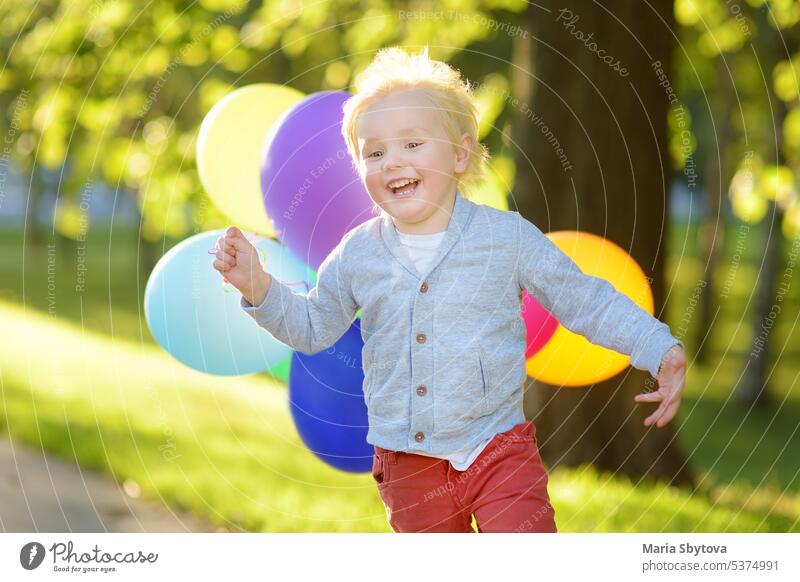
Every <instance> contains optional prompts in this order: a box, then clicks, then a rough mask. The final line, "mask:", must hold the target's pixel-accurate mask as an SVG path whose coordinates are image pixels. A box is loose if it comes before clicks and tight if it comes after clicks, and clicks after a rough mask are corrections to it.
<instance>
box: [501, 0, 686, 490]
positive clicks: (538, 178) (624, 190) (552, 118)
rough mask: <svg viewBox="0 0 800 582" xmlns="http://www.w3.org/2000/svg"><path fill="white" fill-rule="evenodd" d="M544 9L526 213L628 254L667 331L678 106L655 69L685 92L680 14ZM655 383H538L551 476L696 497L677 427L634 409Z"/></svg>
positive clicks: (614, 7) (526, 130)
mask: <svg viewBox="0 0 800 582" xmlns="http://www.w3.org/2000/svg"><path fill="white" fill-rule="evenodd" d="M539 6H541V7H537V6H531V8H529V9H528V11H527V12H526V22H527V29H528V30H530V31H531V32H532V34H533V38H534V42H533V47H532V48H533V72H532V74H533V75H534V76H535V80H534V81H533V85H532V89H533V91H532V93H533V94H532V99H531V101H529V102H523V104H524V105H525V106H527V109H530V110H531V111H526V107H523V105H520V106H519V107H518V111H517V116H516V123H515V132H514V134H515V136H517V143H518V144H519V156H518V160H517V181H516V185H515V191H514V199H515V200H514V201H515V206H516V208H517V209H518V210H519V212H520V213H521V214H522V215H523V216H525V217H526V218H528V219H529V220H530V221H531V222H533V223H534V224H536V225H537V226H538V227H539V228H540V229H541V230H542V231H544V232H548V231H554V230H581V231H587V232H592V233H595V234H598V235H600V236H603V237H605V238H607V239H609V240H611V241H613V242H615V243H617V244H618V245H620V246H621V247H622V248H623V249H626V250H627V251H628V252H629V253H630V254H631V255H632V257H633V258H634V259H635V260H636V262H637V263H638V264H639V265H640V266H641V267H642V269H643V270H644V271H645V274H646V275H648V276H649V277H651V278H652V288H653V295H654V299H655V306H656V307H655V313H656V317H658V318H659V319H662V320H663V318H664V312H663V306H664V275H663V271H664V257H665V253H666V245H665V238H666V227H667V224H666V202H667V192H668V180H669V173H670V172H669V168H670V161H669V155H668V149H667V111H668V108H669V107H670V106H674V105H670V102H669V100H668V94H667V92H666V89H665V88H664V87H661V86H659V83H660V81H661V80H660V79H659V77H658V76H657V73H656V69H657V68H660V69H662V70H663V71H664V73H665V74H666V75H667V79H668V81H669V83H670V85H671V84H673V83H674V77H672V75H671V67H670V65H671V61H672V58H671V55H672V49H673V45H674V42H675V40H674V37H673V32H672V30H671V29H672V28H673V13H672V9H673V8H672V2H669V1H665V0H660V1H658V2H655V3H650V5H647V4H641V3H638V2H628V1H626V0H612V1H607V2H604V3H603V4H602V5H600V4H599V3H596V2H592V3H589V2H579V1H563V0H562V1H559V2H554V1H552V0H547V1H545V2H543V3H539ZM600 51H603V52H600ZM604 59H605V60H604ZM654 63H660V66H654ZM524 93H525V90H524V89H523V90H522V91H521V92H520V94H524ZM534 116H535V117H534ZM559 147H560V148H562V149H563V153H561V154H560V153H559V151H558V148H559ZM648 382H649V385H650V387H651V389H653V388H655V387H656V384H655V381H654V380H653V379H652V378H650V376H649V374H647V373H646V372H641V371H638V370H635V369H633V368H628V369H627V370H626V371H625V372H623V373H621V374H619V375H617V376H615V377H614V378H612V379H610V380H608V381H605V382H600V383H597V384H595V385H593V386H590V387H586V388H561V387H554V386H550V385H546V384H542V383H540V382H536V381H533V380H530V379H529V381H528V383H527V385H526V396H525V409H526V414H528V416H529V417H531V418H534V421H535V422H536V424H537V427H538V430H539V435H540V437H541V438H540V439H539V442H540V446H541V452H542V455H543V457H544V459H545V460H546V462H547V463H548V464H549V465H550V467H555V466H558V465H562V464H563V465H569V466H576V465H579V464H582V463H592V464H594V465H596V466H598V467H599V468H601V469H604V470H608V471H612V472H621V473H624V474H627V475H630V476H641V475H648V476H651V477H655V478H659V479H665V480H667V481H669V482H671V483H674V484H683V485H691V484H692V481H693V479H692V476H691V473H690V471H689V468H688V466H687V463H686V460H685V458H684V456H683V454H681V452H680V451H679V449H678V446H677V444H676V440H675V438H674V437H675V434H674V430H673V425H667V426H666V427H664V428H661V429H656V428H654V427H651V428H649V429H648V428H645V427H644V425H643V420H644V418H645V417H646V416H647V415H649V414H650V413H652V411H653V410H654V406H653V405H647V406H642V405H637V404H635V403H634V401H633V397H634V395H635V394H637V393H639V392H642V391H643V390H644V389H645V385H646V383H648ZM673 424H674V422H673Z"/></svg>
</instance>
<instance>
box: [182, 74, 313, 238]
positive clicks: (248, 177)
mask: <svg viewBox="0 0 800 582" xmlns="http://www.w3.org/2000/svg"><path fill="white" fill-rule="evenodd" d="M303 97H304V95H303V93H301V92H300V91H297V90H296V89H292V88H291V87H284V86H282V85H273V84H270V83H258V84H256V85H248V86H247V87H242V88H241V89H237V90H235V91H233V92H232V93H229V94H228V95H226V96H225V97H224V98H222V99H221V100H220V101H219V102H218V103H217V104H216V105H214V107H212V108H211V111H209V112H208V114H207V115H206V117H205V119H203V123H202V124H201V125H200V133H199V134H198V136H197V171H198V173H199V174H200V181H201V182H202V183H203V188H205V190H206V193H207V194H208V197H209V198H211V200H212V202H213V203H214V205H215V206H216V207H217V208H218V209H219V210H220V211H221V212H223V213H225V214H226V215H227V216H228V217H229V218H230V219H231V220H232V221H233V222H234V223H236V224H237V225H239V226H240V227H242V228H244V229H246V230H252V231H255V232H257V233H260V234H263V235H266V236H274V235H275V231H274V229H273V227H272V223H271V222H270V220H269V218H267V213H266V211H265V210H264V202H263V199H262V195H261V178H260V169H261V150H262V146H263V145H264V140H265V139H266V137H267V134H268V133H269V130H270V128H271V127H272V126H273V124H274V123H275V121H277V120H278V118H279V117H280V116H281V115H282V114H283V113H284V112H285V111H286V110H288V109H289V108H290V107H292V106H293V105H294V104H295V103H297V102H299V101H300V100H301V99H303Z"/></svg>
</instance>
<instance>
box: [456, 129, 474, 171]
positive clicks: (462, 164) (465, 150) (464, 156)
mask: <svg viewBox="0 0 800 582" xmlns="http://www.w3.org/2000/svg"><path fill="white" fill-rule="evenodd" d="M474 147H475V139H474V138H473V137H472V135H470V134H469V133H467V132H464V134H463V135H462V136H461V143H460V144H459V146H458V147H456V148H455V149H456V172H458V173H459V174H460V173H461V172H465V171H466V170H467V167H468V166H469V158H470V156H471V155H472V150H473V148H474Z"/></svg>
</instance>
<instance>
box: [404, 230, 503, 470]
mask: <svg viewBox="0 0 800 582" xmlns="http://www.w3.org/2000/svg"><path fill="white" fill-rule="evenodd" d="M445 234H447V231H442V232H434V233H433V234H406V233H404V232H400V231H399V230H398V231H397V238H398V239H400V243H401V244H402V245H403V248H404V249H405V251H406V252H407V253H408V255H409V257H410V258H411V260H412V261H413V262H414V265H415V266H416V267H417V271H419V272H420V273H421V272H423V271H424V270H425V269H426V268H427V266H428V264H429V263H430V262H431V261H432V260H433V259H434V258H435V257H436V251H437V249H438V248H439V245H440V244H441V242H442V240H443V239H444V235H445ZM491 440H492V439H491V438H488V439H486V440H484V441H482V442H480V443H478V446H477V447H475V448H474V449H471V450H466V451H458V452H455V453H449V454H446V455H431V454H428V453H422V452H419V451H415V452H414V454H415V455H425V456H428V457H436V458H439V459H446V460H448V461H450V464H451V465H452V466H453V468H454V469H455V470H456V471H466V470H467V468H469V466H470V465H471V464H472V463H473V462H474V461H475V459H477V458H478V455H480V454H481V451H482V450H483V449H484V448H486V445H488V444H489V443H490V442H491Z"/></svg>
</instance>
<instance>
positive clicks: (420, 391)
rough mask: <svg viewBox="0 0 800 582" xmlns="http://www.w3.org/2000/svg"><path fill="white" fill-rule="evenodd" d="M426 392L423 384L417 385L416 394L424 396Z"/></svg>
mask: <svg viewBox="0 0 800 582" xmlns="http://www.w3.org/2000/svg"><path fill="white" fill-rule="evenodd" d="M427 393H428V389H427V388H426V387H425V385H424V384H422V385H420V386H417V395H418V396H425V395H426V394H427Z"/></svg>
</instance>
